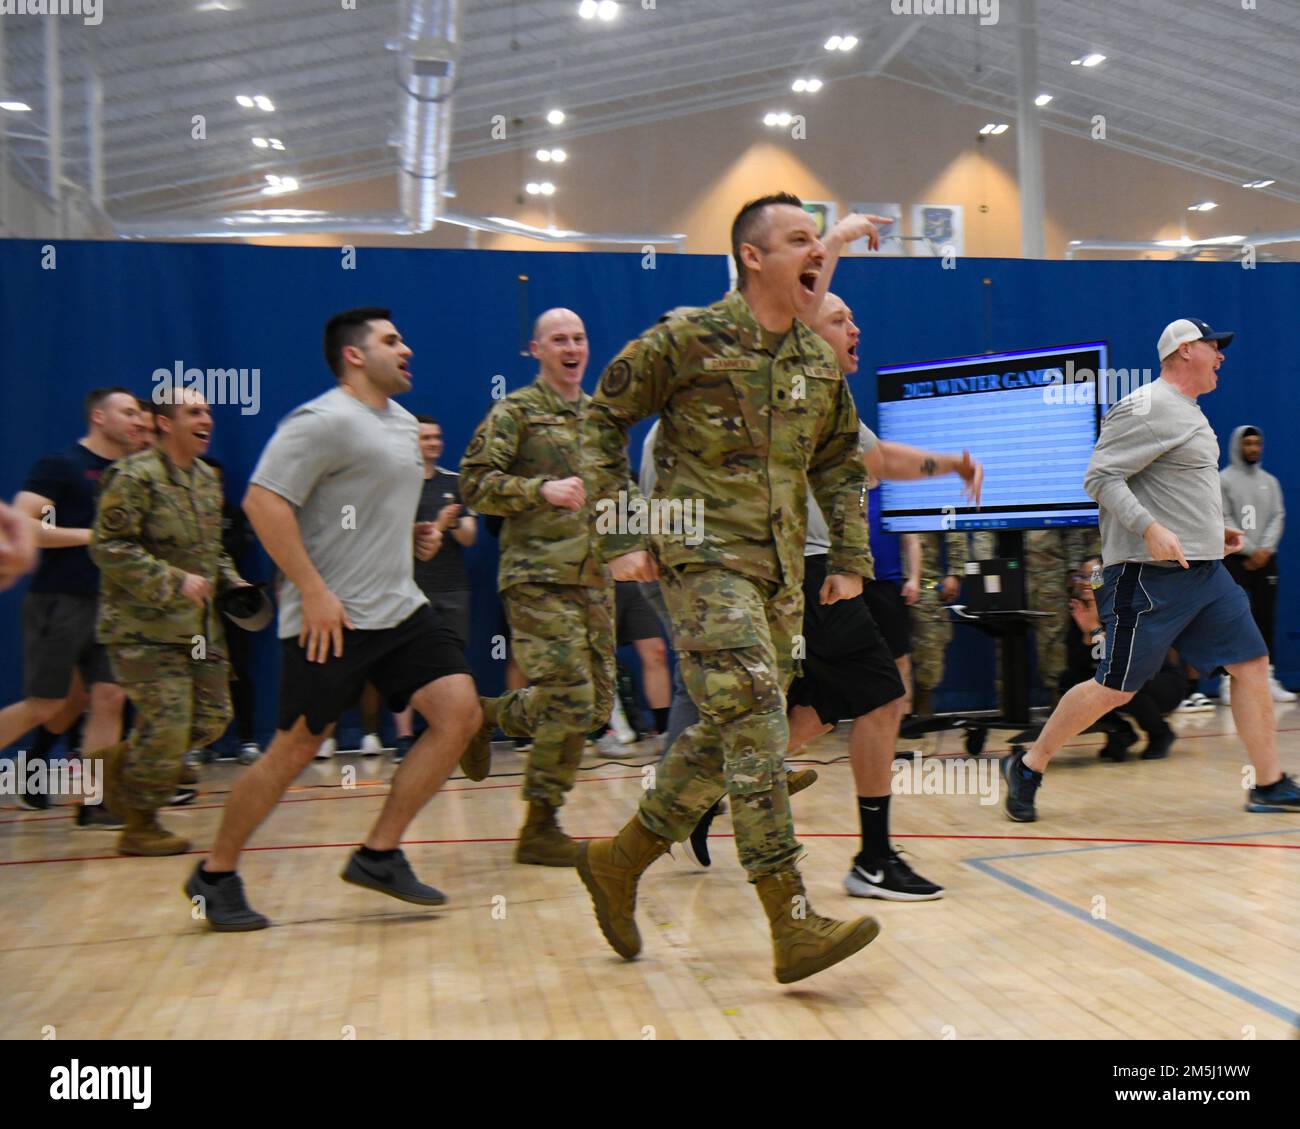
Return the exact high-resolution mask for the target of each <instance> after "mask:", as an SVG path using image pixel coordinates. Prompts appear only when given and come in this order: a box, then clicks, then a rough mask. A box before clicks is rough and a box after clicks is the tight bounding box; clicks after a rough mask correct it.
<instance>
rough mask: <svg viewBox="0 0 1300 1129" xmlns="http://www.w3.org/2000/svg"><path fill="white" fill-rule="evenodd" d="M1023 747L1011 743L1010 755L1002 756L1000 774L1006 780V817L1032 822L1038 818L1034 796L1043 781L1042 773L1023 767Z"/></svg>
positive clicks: (1019, 821) (1016, 820) (1021, 821)
mask: <svg viewBox="0 0 1300 1129" xmlns="http://www.w3.org/2000/svg"><path fill="white" fill-rule="evenodd" d="M1025 751H1026V750H1025V748H1024V746H1022V745H1012V746H1011V755H1010V756H1008V757H1003V758H1002V775H1003V777H1005V779H1006V782H1007V805H1006V807H1007V818H1008V819H1012V820H1015V822H1016V823H1033V822H1034V821H1035V820H1037V819H1038V813H1037V812H1036V811H1035V810H1034V796H1035V795H1036V794H1037V792H1038V786H1039V785H1040V784H1042V782H1043V774H1042V773H1041V772H1035V771H1034V770H1033V769H1032V768H1026V767H1025Z"/></svg>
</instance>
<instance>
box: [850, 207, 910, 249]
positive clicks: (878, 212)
mask: <svg viewBox="0 0 1300 1129" xmlns="http://www.w3.org/2000/svg"><path fill="white" fill-rule="evenodd" d="M848 207H849V211H850V212H859V213H861V214H862V215H864V216H889V217H890V222H889V223H887V224H877V225H876V226H877V227H878V228H879V229H880V250H879V251H873V250H871V248H870V247H868V246H867V241H866V240H865V239H855V240H854V241H853V242H852V243H850V244H849V245H848V247H847V248H845V250H847V251H848V253H849V254H850V255H903V254H906V251H905V250H904V247H905V246H906V245H905V244H904V243H903V241H902V238H901V237H902V234H903V205H902V204H850V205H849V206H848Z"/></svg>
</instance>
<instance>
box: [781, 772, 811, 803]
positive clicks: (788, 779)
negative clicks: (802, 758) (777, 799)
mask: <svg viewBox="0 0 1300 1129" xmlns="http://www.w3.org/2000/svg"><path fill="white" fill-rule="evenodd" d="M816 783H817V770H816V769H815V768H792V769H790V770H788V771H787V772H786V774H785V791H786V795H788V796H793V795H794V794H795V793H796V792H802V791H803V790H804V789H805V788H811V787H812V786H813V785H814V784H816Z"/></svg>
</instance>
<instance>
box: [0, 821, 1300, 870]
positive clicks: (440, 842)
mask: <svg viewBox="0 0 1300 1129" xmlns="http://www.w3.org/2000/svg"><path fill="white" fill-rule="evenodd" d="M1296 834H1300V826H1298V827H1297V828H1296ZM799 837H800V838H801V839H857V838H858V837H859V836H858V833H857V832H856V831H814V832H807V833H801V834H800V836H799ZM573 838H574V839H578V840H583V839H596V838H599V836H596V835H574V836H573ZM709 838H710V839H732V838H735V836H734V835H727V834H725V833H724V834H717V835H710V836H709ZM893 838H895V839H981V840H991V841H1004V842H1005V841H1012V842H1017V843H1135V844H1145V845H1148V846H1165V847H1244V848H1248V849H1251V850H1259V851H1300V843H1240V842H1232V841H1228V840H1223V839H1120V838H1113V839H1111V838H1101V837H1096V836H1082V835H927V834H920V833H915V834H897V833H896V834H894V836H893ZM513 842H515V836H513V835H510V836H506V837H503V838H483V839H403V840H402V846H404V847H425V846H456V845H461V844H473V843H513ZM359 846H361V843H360V842H351V843H282V844H277V845H275V846H271V847H245V848H244V851H245V853H247V852H250V851H314V850H323V849H327V848H339V847H359ZM207 853H208V852H207V851H187V852H186V854H190V855H205V854H207ZM126 857H128V856H126V855H117V854H112V855H73V856H70V857H67V858H38V859H9V860H0V866H35V865H39V864H41V863H51V862H104V861H107V860H111V859H120V858H126ZM175 857H181V856H175Z"/></svg>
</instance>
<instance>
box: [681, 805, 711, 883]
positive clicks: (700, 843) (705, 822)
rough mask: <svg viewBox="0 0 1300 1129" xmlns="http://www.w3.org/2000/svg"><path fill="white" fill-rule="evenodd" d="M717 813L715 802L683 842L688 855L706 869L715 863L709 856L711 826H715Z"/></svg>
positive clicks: (684, 851) (685, 852)
mask: <svg viewBox="0 0 1300 1129" xmlns="http://www.w3.org/2000/svg"><path fill="white" fill-rule="evenodd" d="M717 814H718V804H717V803H714V805H713V806H712V807H711V808H709V810H708V811H706V812H705V813H704V814H703V815H702V816H700V822H699V823H697V824H696V825H695V830H694V831H692V832H691V834H690V838H688V839H687V840H686V842H684V843H683V844H682V851H683V853H684V854H685V855H686V857H687V858H688V859H690V860H691V862H693V863H694V864H695V865H696V866H702V867H704V868H705V869H706V870H707V869H708V868H709V867H710V866H712V865H713V860H712V859H710V858H709V828H710V827H712V826H713V818H714V816H716V815H717Z"/></svg>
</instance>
